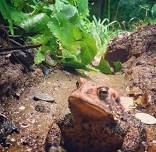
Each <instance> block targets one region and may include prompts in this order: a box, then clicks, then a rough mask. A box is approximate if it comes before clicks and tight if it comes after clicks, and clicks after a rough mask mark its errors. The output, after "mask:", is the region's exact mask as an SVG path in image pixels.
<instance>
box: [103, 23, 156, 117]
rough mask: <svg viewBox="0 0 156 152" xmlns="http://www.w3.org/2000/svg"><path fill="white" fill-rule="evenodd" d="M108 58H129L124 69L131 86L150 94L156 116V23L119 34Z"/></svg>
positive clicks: (109, 48)
mask: <svg viewBox="0 0 156 152" xmlns="http://www.w3.org/2000/svg"><path fill="white" fill-rule="evenodd" d="M114 52H115V53H114ZM118 54H120V56H118ZM106 59H108V60H109V61H110V60H111V61H117V60H120V61H122V62H125V61H127V60H128V61H127V62H125V63H124V69H123V71H124V72H125V74H126V78H127V79H128V80H129V81H130V87H131V88H133V87H138V88H139V89H141V90H142V91H143V93H147V94H148V95H149V99H150V102H151V104H152V105H154V106H152V109H153V110H152V111H150V112H151V113H152V114H153V115H155V116H156V25H147V26H145V27H143V28H140V29H138V30H137V31H135V32H134V33H126V34H121V35H119V36H118V37H117V38H115V39H114V40H112V41H111V43H110V45H109V47H108V53H107V54H106Z"/></svg>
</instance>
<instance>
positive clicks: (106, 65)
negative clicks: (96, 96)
mask: <svg viewBox="0 0 156 152" xmlns="http://www.w3.org/2000/svg"><path fill="white" fill-rule="evenodd" d="M96 68H97V69H99V70H100V71H101V72H102V73H105V74H112V71H111V67H110V65H109V63H108V62H107V61H106V60H104V59H101V61H100V63H99V65H98V66H97V67H96Z"/></svg>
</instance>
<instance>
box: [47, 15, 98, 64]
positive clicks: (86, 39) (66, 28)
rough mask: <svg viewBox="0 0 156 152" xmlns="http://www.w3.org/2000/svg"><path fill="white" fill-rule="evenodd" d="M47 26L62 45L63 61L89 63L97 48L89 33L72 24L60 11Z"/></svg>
mask: <svg viewBox="0 0 156 152" xmlns="http://www.w3.org/2000/svg"><path fill="white" fill-rule="evenodd" d="M48 27H49V29H50V31H51V32H52V33H53V35H54V36H55V37H56V38H57V39H58V40H59V41H60V44H61V46H62V47H63V50H62V56H63V58H64V59H63V62H64V63H65V62H66V63H68V64H70V65H71V64H73V65H76V64H78V65H81V66H84V65H88V64H90V63H91V61H92V60H93V58H94V56H95V55H96V53H97V48H96V42H95V40H94V38H93V37H92V36H91V35H90V34H89V33H86V32H85V31H83V30H81V29H80V28H79V27H77V26H76V25H74V24H72V23H71V22H70V21H69V20H68V19H67V18H66V17H65V16H64V14H62V13H58V14H57V15H56V16H55V17H53V18H52V21H50V22H49V23H48ZM64 52H65V53H64ZM66 54H68V55H66Z"/></svg>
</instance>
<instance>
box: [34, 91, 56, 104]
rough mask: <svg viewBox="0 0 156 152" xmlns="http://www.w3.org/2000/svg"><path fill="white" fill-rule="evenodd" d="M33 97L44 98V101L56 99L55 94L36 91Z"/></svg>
mask: <svg viewBox="0 0 156 152" xmlns="http://www.w3.org/2000/svg"><path fill="white" fill-rule="evenodd" d="M33 99H34V100H43V101H48V102H54V101H55V99H54V97H53V96H51V95H49V94H47V93H43V92H36V93H34V96H33Z"/></svg>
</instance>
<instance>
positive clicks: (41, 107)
mask: <svg viewBox="0 0 156 152" xmlns="http://www.w3.org/2000/svg"><path fill="white" fill-rule="evenodd" d="M35 110H36V111H38V112H45V106H44V105H43V104H38V105H36V107H35Z"/></svg>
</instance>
